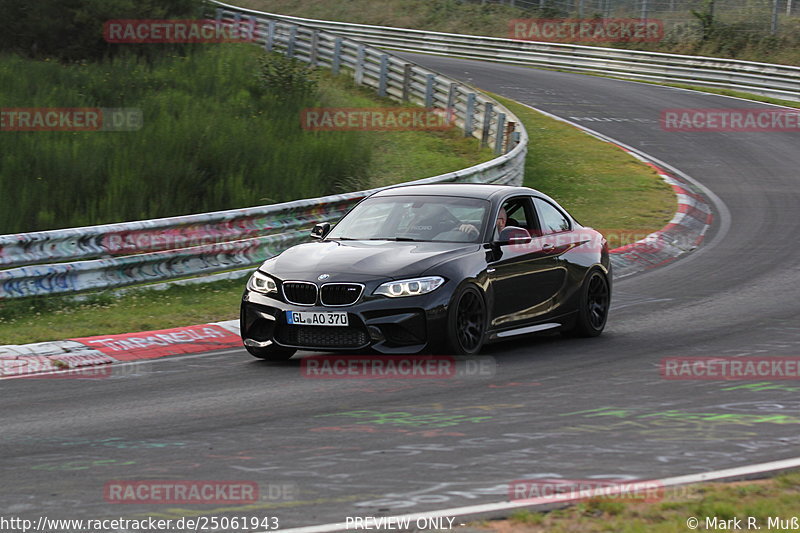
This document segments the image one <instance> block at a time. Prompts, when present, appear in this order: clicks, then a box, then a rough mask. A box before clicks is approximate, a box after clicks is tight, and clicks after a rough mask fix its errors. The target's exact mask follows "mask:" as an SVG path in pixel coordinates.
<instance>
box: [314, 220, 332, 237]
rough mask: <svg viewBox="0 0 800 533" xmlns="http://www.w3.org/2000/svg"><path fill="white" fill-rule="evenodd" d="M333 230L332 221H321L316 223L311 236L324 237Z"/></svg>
mask: <svg viewBox="0 0 800 533" xmlns="http://www.w3.org/2000/svg"><path fill="white" fill-rule="evenodd" d="M330 231H331V223H330V222H320V223H319V224H315V225H314V228H313V229H312V230H311V238H312V239H324V238H325V236H326V235H327V234H328V233H330Z"/></svg>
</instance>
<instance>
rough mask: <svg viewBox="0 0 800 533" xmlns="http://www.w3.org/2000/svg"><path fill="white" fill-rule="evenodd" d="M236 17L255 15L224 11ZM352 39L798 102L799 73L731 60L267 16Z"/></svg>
mask: <svg viewBox="0 0 800 533" xmlns="http://www.w3.org/2000/svg"><path fill="white" fill-rule="evenodd" d="M214 3H216V4H217V5H221V6H224V7H225V9H232V10H235V11H236V12H238V13H240V14H241V15H257V14H259V12H257V11H252V10H248V9H244V8H237V7H233V6H228V5H226V4H222V3H220V2H214ZM269 16H270V17H274V18H276V19H280V20H282V21H285V22H291V23H296V24H303V25H305V26H309V27H313V28H318V29H321V30H325V31H329V32H331V33H336V34H339V35H343V36H347V37H351V38H353V39H357V40H358V41H359V42H363V43H366V44H370V45H372V46H376V47H380V48H386V49H391V50H398V51H406V52H423V53H427V54H433V55H446V56H451V57H462V58H467V59H480V60H484V61H494V62H500V63H511V64H520V65H529V66H535V67H543V68H552V69H558V70H566V71H571V72H585V73H597V74H604V75H608V76H615V77H620V78H626V79H633V80H640V81H653V82H659V83H682V84H689V85H698V86H704V87H717V88H725V89H732V90H738V91H743V92H749V93H753V94H758V95H763V96H771V97H774V98H785V99H788V100H797V101H800V67H794V66H789V65H777V64H771V63H757V62H753V61H740V60H735V59H722V58H714V57H702V56H687V55H677V54H665V53H660V52H643V51H638V50H622V49H618V48H601V47H596V46H582V45H573V44H563V43H544V42H530V41H518V40H513V39H502V38H498V37H481V36H472V35H459V34H453V33H441V32H432V31H422V30H411V29H406V28H392V27H386V26H371V25H364V24H351V23H346V22H333V21H325V20H315V19H306V18H301V17H290V16H286V15H277V14H269Z"/></svg>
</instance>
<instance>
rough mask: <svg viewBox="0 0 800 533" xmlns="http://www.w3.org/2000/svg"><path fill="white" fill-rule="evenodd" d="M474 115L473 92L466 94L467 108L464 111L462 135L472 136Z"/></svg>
mask: <svg viewBox="0 0 800 533" xmlns="http://www.w3.org/2000/svg"><path fill="white" fill-rule="evenodd" d="M474 115H475V93H469V94H468V95H467V110H466V112H465V113H464V137H472V132H473V123H472V122H473V116H474Z"/></svg>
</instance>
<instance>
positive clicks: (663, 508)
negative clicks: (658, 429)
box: [469, 471, 800, 533]
mask: <svg viewBox="0 0 800 533" xmlns="http://www.w3.org/2000/svg"><path fill="white" fill-rule="evenodd" d="M664 496H665V497H664V499H663V500H662V501H660V502H655V503H638V502H628V503H623V502H619V501H611V500H602V499H595V500H588V501H584V502H580V503H577V504H574V505H571V506H569V507H566V508H564V509H559V510H556V511H552V512H537V511H531V510H522V511H517V512H515V513H514V514H512V515H511V516H510V517H509V519H508V520H498V521H493V522H480V523H476V524H469V525H470V526H471V527H472V529H477V530H486V531H491V532H502V533H539V532H552V533H572V532H575V531H580V532H582V533H593V532H605V531H610V532H615V533H650V532H653V533H685V532H687V531H691V530H690V529H689V528H688V527H687V520H688V519H689V518H690V517H694V518H697V519H698V520H699V521H700V524H701V527H700V528H698V529H697V531H706V530H707V529H706V527H705V520H706V517H708V518H709V519H713V518H715V517H716V518H718V519H721V520H725V519H728V520H730V519H733V518H739V519H741V521H742V524H741V527H742V530H745V531H746V530H748V529H747V527H746V526H747V517H748V516H750V517H753V518H755V520H756V523H755V525H757V526H759V527H760V529H758V531H763V532H765V533H766V532H772V531H791V529H780V528H774V527H772V528H771V527H768V525H769V523H768V520H769V518H770V517H778V518H783V519H786V520H790V519H792V517H795V516H797V501H798V498H800V473H798V472H796V471H795V472H792V473H788V474H783V475H780V476H777V477H775V478H773V479H768V480H763V481H750V482H747V481H744V482H737V483H710V484H705V485H693V486H690V487H679V488H677V489H675V490H673V489H667V490H666V491H665V495H664ZM723 530H724V531H728V529H727V528H725V529H723ZM749 531H756V529H755V528H752V529H749Z"/></svg>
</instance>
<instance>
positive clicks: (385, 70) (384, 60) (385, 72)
mask: <svg viewBox="0 0 800 533" xmlns="http://www.w3.org/2000/svg"><path fill="white" fill-rule="evenodd" d="M388 77H389V56H388V55H387V54H383V55H381V75H380V77H379V78H378V96H380V97H381V98H385V97H386V82H387V81H388Z"/></svg>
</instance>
